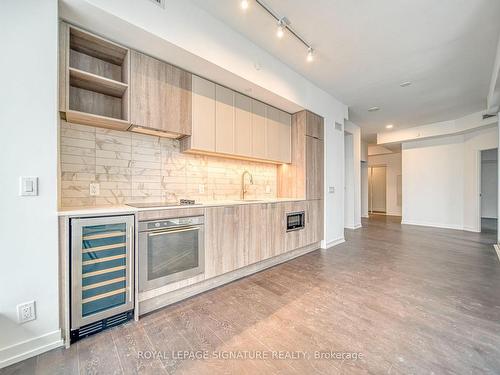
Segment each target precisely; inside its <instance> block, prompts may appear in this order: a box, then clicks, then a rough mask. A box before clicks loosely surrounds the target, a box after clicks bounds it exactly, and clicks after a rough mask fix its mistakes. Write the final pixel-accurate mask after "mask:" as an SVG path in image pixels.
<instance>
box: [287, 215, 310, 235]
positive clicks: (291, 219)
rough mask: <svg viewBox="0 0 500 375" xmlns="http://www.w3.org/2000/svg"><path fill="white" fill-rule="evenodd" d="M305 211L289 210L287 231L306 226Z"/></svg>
mask: <svg viewBox="0 0 500 375" xmlns="http://www.w3.org/2000/svg"><path fill="white" fill-rule="evenodd" d="M305 216H306V214H305V212H304V211H300V212H287V214H286V231H287V232H290V231H292V230H299V229H303V228H304V226H305Z"/></svg>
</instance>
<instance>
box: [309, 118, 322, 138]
mask: <svg viewBox="0 0 500 375" xmlns="http://www.w3.org/2000/svg"><path fill="white" fill-rule="evenodd" d="M323 133H324V120H323V117H321V116H318V115H317V114H315V113H312V112H309V111H306V135H308V136H310V137H314V138H318V139H323V138H324V135H323Z"/></svg>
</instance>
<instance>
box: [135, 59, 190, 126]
mask: <svg viewBox="0 0 500 375" xmlns="http://www.w3.org/2000/svg"><path fill="white" fill-rule="evenodd" d="M130 53H131V69H130V94H131V97H130V116H131V123H132V125H136V126H141V127H146V128H150V129H154V130H159V131H164V132H169V133H175V134H179V135H190V134H191V115H192V109H191V105H192V103H191V99H192V98H191V88H192V75H191V73H188V72H186V71H184V70H182V69H179V68H177V67H175V66H172V65H170V64H167V63H165V62H163V61H160V60H157V59H154V58H152V57H150V56H147V55H144V54H142V53H139V52H137V51H130Z"/></svg>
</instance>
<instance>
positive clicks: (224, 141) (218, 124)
mask: <svg viewBox="0 0 500 375" xmlns="http://www.w3.org/2000/svg"><path fill="white" fill-rule="evenodd" d="M234 94H235V92H234V91H233V90H230V89H228V88H226V87H223V86H220V85H215V151H216V152H220V153H225V154H232V153H234Z"/></svg>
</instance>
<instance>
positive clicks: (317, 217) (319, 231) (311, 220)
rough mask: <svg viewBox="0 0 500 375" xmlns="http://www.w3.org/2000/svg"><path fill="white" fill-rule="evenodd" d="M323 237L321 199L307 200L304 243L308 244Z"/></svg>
mask: <svg viewBox="0 0 500 375" xmlns="http://www.w3.org/2000/svg"><path fill="white" fill-rule="evenodd" d="M322 239H323V200H322V199H314V200H309V201H307V208H306V240H305V244H304V245H310V244H313V243H316V242H319V241H321V240H322Z"/></svg>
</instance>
